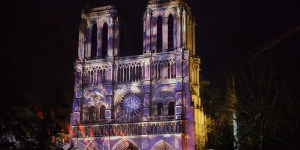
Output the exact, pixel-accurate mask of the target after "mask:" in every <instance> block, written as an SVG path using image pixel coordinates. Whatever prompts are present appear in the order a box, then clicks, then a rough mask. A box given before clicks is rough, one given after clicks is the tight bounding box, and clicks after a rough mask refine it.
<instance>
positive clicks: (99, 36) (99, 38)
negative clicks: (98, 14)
mask: <svg viewBox="0 0 300 150" xmlns="http://www.w3.org/2000/svg"><path fill="white" fill-rule="evenodd" d="M102 25H103V24H102ZM102 25H101V26H100V25H98V24H97V57H98V58H102Z"/></svg>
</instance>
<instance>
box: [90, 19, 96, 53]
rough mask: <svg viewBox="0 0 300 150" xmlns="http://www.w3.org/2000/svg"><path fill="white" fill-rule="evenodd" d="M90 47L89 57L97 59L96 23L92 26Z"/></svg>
mask: <svg viewBox="0 0 300 150" xmlns="http://www.w3.org/2000/svg"><path fill="white" fill-rule="evenodd" d="M91 43H92V49H91V59H97V25H96V24H94V25H93V27H92V41H91Z"/></svg>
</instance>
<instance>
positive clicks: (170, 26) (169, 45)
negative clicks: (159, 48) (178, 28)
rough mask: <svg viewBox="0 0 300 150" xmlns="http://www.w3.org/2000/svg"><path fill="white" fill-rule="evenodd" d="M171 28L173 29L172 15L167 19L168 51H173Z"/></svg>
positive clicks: (172, 32)
mask: <svg viewBox="0 0 300 150" xmlns="http://www.w3.org/2000/svg"><path fill="white" fill-rule="evenodd" d="M173 27H174V19H173V15H172V14H170V15H169V17H168V51H172V50H173V49H174V37H173V34H174V31H173Z"/></svg>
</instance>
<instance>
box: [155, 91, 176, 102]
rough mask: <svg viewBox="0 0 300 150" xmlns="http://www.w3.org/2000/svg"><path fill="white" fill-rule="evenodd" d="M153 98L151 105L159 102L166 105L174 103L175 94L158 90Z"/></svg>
mask: <svg viewBox="0 0 300 150" xmlns="http://www.w3.org/2000/svg"><path fill="white" fill-rule="evenodd" d="M157 91H158V92H156V94H155V95H154V97H153V101H152V102H153V104H157V103H159V102H161V103H163V104H164V105H167V104H168V103H169V102H170V101H175V93H174V92H173V91H171V90H168V89H159V90H157Z"/></svg>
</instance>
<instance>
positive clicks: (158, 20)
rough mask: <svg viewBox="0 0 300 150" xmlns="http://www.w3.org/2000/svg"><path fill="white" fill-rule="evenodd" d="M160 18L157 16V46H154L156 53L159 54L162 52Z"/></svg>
mask: <svg viewBox="0 0 300 150" xmlns="http://www.w3.org/2000/svg"><path fill="white" fill-rule="evenodd" d="M162 36H163V35H162V18H161V16H158V18H157V44H156V48H157V52H161V51H162V40H163V38H162Z"/></svg>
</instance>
